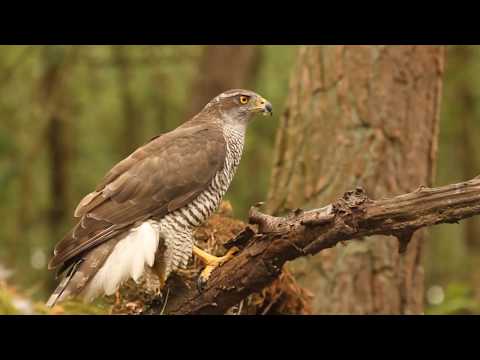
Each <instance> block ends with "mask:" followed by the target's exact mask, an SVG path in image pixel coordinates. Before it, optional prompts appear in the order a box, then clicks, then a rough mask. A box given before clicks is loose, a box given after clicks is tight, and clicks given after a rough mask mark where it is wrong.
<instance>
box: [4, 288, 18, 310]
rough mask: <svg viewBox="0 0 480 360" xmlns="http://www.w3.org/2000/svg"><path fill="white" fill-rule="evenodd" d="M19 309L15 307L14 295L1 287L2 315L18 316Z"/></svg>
mask: <svg viewBox="0 0 480 360" xmlns="http://www.w3.org/2000/svg"><path fill="white" fill-rule="evenodd" d="M16 314H19V311H18V309H17V308H16V307H15V306H14V305H13V299H12V295H11V294H10V293H9V292H8V291H7V290H6V289H4V288H3V287H0V315H16Z"/></svg>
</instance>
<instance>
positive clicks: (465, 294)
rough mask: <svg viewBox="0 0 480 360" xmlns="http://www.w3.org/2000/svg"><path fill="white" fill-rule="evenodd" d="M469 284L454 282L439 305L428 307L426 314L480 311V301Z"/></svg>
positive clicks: (457, 313) (456, 313) (472, 312)
mask: <svg viewBox="0 0 480 360" xmlns="http://www.w3.org/2000/svg"><path fill="white" fill-rule="evenodd" d="M473 295H474V294H473V289H472V288H471V286H470V285H469V284H466V283H459V282H453V283H450V284H449V285H448V286H447V288H446V290H445V299H444V301H443V302H442V303H441V304H439V305H431V306H429V307H427V309H426V312H425V313H426V314H429V315H432V314H438V315H460V314H478V313H480V302H479V301H477V300H475V298H474V296H473Z"/></svg>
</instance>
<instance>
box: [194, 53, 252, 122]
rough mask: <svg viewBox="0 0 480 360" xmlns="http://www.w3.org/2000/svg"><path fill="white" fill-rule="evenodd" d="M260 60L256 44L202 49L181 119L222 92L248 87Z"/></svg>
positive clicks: (199, 108) (195, 111) (197, 110)
mask: <svg viewBox="0 0 480 360" xmlns="http://www.w3.org/2000/svg"><path fill="white" fill-rule="evenodd" d="M260 60H261V48H260V47H259V46H256V45H242V46H240V45H228V46H226V45H210V46H206V47H205V48H204V49H203V53H202V56H201V59H200V64H199V69H198V72H197V74H198V75H197V77H196V78H195V79H194V81H193V85H192V90H191V93H190V107H189V108H188V110H187V113H186V117H185V119H188V118H190V117H191V116H193V115H195V114H196V113H198V112H199V111H200V110H201V109H202V108H203V107H204V106H205V105H206V104H207V103H208V102H209V101H210V100H211V99H212V98H214V97H215V96H217V95H218V94H220V93H222V92H223V91H225V90H228V89H235V88H244V87H249V86H251V85H252V82H253V81H254V79H255V77H256V75H257V73H258V69H259V64H260Z"/></svg>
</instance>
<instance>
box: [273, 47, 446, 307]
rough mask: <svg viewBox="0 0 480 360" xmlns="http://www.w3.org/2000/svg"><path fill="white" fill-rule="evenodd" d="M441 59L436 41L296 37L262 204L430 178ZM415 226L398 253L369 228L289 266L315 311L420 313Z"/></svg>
mask: <svg viewBox="0 0 480 360" xmlns="http://www.w3.org/2000/svg"><path fill="white" fill-rule="evenodd" d="M443 68H444V49H443V47H438V46H316V47H302V48H301V49H300V50H299V55H298V63H297V67H296V70H295V72H294V74H293V76H292V79H291V85H290V86H291V88H290V94H289V99H288V102H287V108H286V111H285V113H284V114H283V116H282V118H281V123H280V128H279V130H278V134H277V142H276V154H277V155H276V160H275V163H274V169H273V173H272V180H271V187H270V193H269V198H268V211H269V212H270V213H274V214H280V213H282V212H284V211H286V210H288V209H294V208H296V207H304V208H312V207H318V206H319V205H320V204H325V203H329V202H331V201H333V199H335V198H336V197H337V196H338V195H339V194H341V192H342V191H344V189H348V188H354V187H356V186H361V187H363V188H365V189H366V191H367V192H368V193H369V194H371V195H372V196H373V197H374V198H379V197H382V196H385V195H394V194H400V193H403V192H408V191H411V190H412V189H414V188H415V187H417V186H418V185H420V184H422V185H427V186H430V185H431V184H432V180H433V174H434V172H435V156H436V150H437V133H438V119H439V109H440V106H439V105H440V96H441V89H442V74H443ZM424 236H425V234H424V233H423V231H419V232H417V233H416V234H415V236H414V237H413V239H412V241H411V245H410V246H409V247H408V251H407V253H406V254H405V255H404V256H399V254H398V252H397V251H395V249H396V246H397V244H396V243H395V241H394V240H393V239H390V238H385V239H379V238H378V237H372V238H369V239H366V240H365V241H362V242H355V243H352V244H350V245H349V246H346V247H341V248H336V249H331V250H328V251H324V252H322V253H321V254H320V255H319V256H317V257H315V258H312V259H309V260H308V261H306V259H302V260H301V261H300V262H296V263H295V264H294V266H292V269H293V270H294V273H295V274H296V276H297V278H298V279H299V282H300V284H301V285H304V286H306V287H307V288H309V289H310V290H311V291H312V292H313V293H314V294H315V299H314V305H313V306H314V312H317V313H355V314H368V313H369V314H372V313H387V314H388V313H389V314H394V313H395V314H397V313H401V314H409V313H410V314H411V313H413V314H416V313H421V312H422V310H423V269H422V264H421V256H422V246H421V242H422V239H423V238H424ZM379 240H380V241H379Z"/></svg>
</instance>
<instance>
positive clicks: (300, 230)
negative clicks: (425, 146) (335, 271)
mask: <svg viewBox="0 0 480 360" xmlns="http://www.w3.org/2000/svg"><path fill="white" fill-rule="evenodd" d="M478 214H480V177H476V178H475V179H472V180H470V181H466V182H462V183H458V184H451V185H446V186H443V187H439V188H431V189H430V188H426V187H419V188H418V189H417V190H415V191H414V192H411V193H408V194H404V195H399V196H396V197H393V198H384V199H380V200H376V201H373V200H370V199H369V198H368V197H367V195H366V194H365V192H364V191H363V190H362V189H360V188H357V189H356V190H354V191H349V192H347V193H345V194H344V195H343V197H341V198H340V199H338V200H337V201H335V202H334V203H332V204H330V205H328V206H325V207H323V208H320V209H314V210H310V211H307V212H305V211H301V210H297V211H295V212H293V213H291V214H289V215H288V216H286V217H274V216H270V215H265V214H263V213H261V212H259V211H258V210H257V209H255V208H252V210H251V212H250V222H251V223H252V224H256V225H257V226H258V231H257V232H255V231H253V230H252V229H251V228H246V229H245V230H244V231H243V232H241V233H240V234H239V235H238V236H237V237H236V238H234V239H233V240H232V241H229V242H227V243H226V244H225V245H224V246H225V247H229V246H238V247H240V248H242V249H243V250H242V251H241V252H240V253H239V254H238V255H237V256H235V257H234V258H233V259H231V260H230V261H228V262H226V263H225V264H224V265H222V267H221V268H217V269H216V270H214V271H213V273H212V275H211V277H210V279H209V281H208V283H207V286H206V287H205V289H204V290H203V291H201V292H199V291H198V290H197V289H196V287H195V286H194V285H193V284H192V283H188V282H185V286H183V287H182V288H175V289H173V290H172V293H175V297H174V298H172V299H169V298H166V299H165V300H164V301H163V303H162V302H159V303H154V304H151V306H150V308H149V309H148V310H147V311H145V313H146V314H152V313H153V314H159V313H161V314H172V315H173V314H175V315H184V314H224V313H225V312H226V311H227V310H228V309H229V308H230V307H232V306H233V305H235V304H238V303H239V302H240V301H241V300H243V299H245V297H247V296H248V295H250V294H251V293H254V292H258V291H259V290H261V289H263V288H265V287H266V286H268V285H269V284H270V283H271V282H272V281H273V280H274V279H276V278H277V277H278V275H279V274H280V273H281V271H282V266H283V265H284V263H285V262H286V261H290V260H293V259H296V258H299V257H304V256H307V255H314V254H317V253H319V252H320V253H321V252H327V251H329V250H327V249H329V248H332V247H334V246H336V245H337V244H338V243H342V242H344V241H346V240H354V239H361V238H363V237H366V236H372V235H387V236H392V235H393V237H386V236H372V238H375V239H376V240H377V241H378V242H382V243H389V244H390V243H391V244H392V245H395V246H394V248H392V249H391V250H392V252H395V253H397V254H398V253H399V252H400V253H403V255H402V254H401V255H400V256H405V255H404V254H405V252H407V253H408V251H410V250H409V248H410V247H417V246H418V244H415V242H411V239H412V237H415V235H414V234H415V232H418V231H419V229H421V228H423V227H426V226H432V225H435V224H440V223H457V222H458V221H460V220H462V219H465V218H468V217H471V216H473V215H478ZM395 238H396V239H397V240H395ZM366 241H367V239H364V240H362V241H355V242H353V243H351V244H350V245H349V246H352V245H353V244H362V243H365V242H366ZM409 242H410V245H408V246H407V244H408V243H409Z"/></svg>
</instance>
